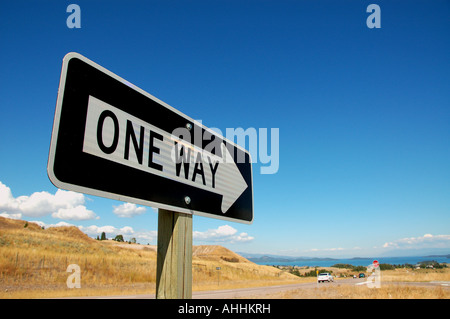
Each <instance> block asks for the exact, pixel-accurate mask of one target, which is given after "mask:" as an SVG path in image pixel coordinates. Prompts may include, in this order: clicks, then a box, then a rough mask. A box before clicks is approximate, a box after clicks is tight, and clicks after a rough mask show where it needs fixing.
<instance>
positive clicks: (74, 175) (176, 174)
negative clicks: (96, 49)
mask: <svg viewBox="0 0 450 319" xmlns="http://www.w3.org/2000/svg"><path fill="white" fill-rule="evenodd" d="M47 171H48V175H49V178H50V180H51V181H52V183H53V184H54V185H55V186H56V187H59V188H62V189H66V190H72V191H77V192H83V193H87V194H92V195H96V196H102V197H107V198H111V199H116V200H121V201H128V202H133V203H137V204H141V205H148V206H153V207H158V208H163V209H168V210H172V211H177V212H181V213H188V214H192V213H193V214H198V215H204V216H208V217H214V218H219V219H225V220H231V221H236V222H241V223H247V224H250V223H252V221H253V185H252V166H251V158H250V154H249V152H247V151H246V150H245V149H243V148H241V147H240V146H238V145H236V144H234V143H232V142H230V141H228V140H226V139H225V138H224V137H222V136H219V135H217V134H216V133H214V132H213V131H211V130H209V129H208V128H206V127H205V126H203V125H202V124H201V123H199V122H197V121H194V120H193V119H191V118H190V117H188V116H186V115H184V114H183V113H181V112H180V111H178V110H176V109H174V108H173V107H171V106H169V105H167V104H166V103H164V102H162V101H160V100H158V99H157V98H155V97H153V96H152V95H150V94H148V93H147V92H145V91H143V90H141V89H139V88H138V87H136V86H134V85H133V84H131V83H129V82H127V81H126V80H124V79H122V78H120V77H119V76H117V75H115V74H114V73H112V72H110V71H108V70H106V69H105V68H103V67H101V66H99V65H98V64H96V63H94V62H92V61H90V60H89V59H87V58H85V57H83V56H81V55H79V54H77V53H69V54H67V55H66V56H65V57H64V60H63V67H62V72H61V80H60V85H59V91H58V99H57V104H56V111H55V118H54V123H53V132H52V140H51V145H50V154H49V161H48V167H47Z"/></svg>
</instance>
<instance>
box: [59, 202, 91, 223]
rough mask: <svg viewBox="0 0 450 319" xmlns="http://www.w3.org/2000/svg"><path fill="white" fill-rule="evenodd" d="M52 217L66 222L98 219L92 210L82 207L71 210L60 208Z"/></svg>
mask: <svg viewBox="0 0 450 319" xmlns="http://www.w3.org/2000/svg"><path fill="white" fill-rule="evenodd" d="M52 217H54V218H59V219H68V220H88V219H99V217H97V216H96V215H95V213H94V212H93V211H92V210H89V209H87V208H86V207H85V206H83V205H78V206H77V207H73V208H60V209H58V211H57V212H56V213H53V214H52Z"/></svg>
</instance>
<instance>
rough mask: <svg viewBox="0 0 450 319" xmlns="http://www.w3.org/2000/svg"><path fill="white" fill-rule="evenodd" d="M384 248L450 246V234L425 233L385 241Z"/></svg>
mask: <svg viewBox="0 0 450 319" xmlns="http://www.w3.org/2000/svg"><path fill="white" fill-rule="evenodd" d="M383 248H402V249H421V248H450V235H432V234H425V235H423V236H421V237H409V238H402V239H398V240H395V241H392V242H386V243H384V245H383Z"/></svg>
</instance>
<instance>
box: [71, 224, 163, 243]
mask: <svg viewBox="0 0 450 319" xmlns="http://www.w3.org/2000/svg"><path fill="white" fill-rule="evenodd" d="M78 228H79V229H80V230H81V231H82V232H84V233H86V234H87V235H88V236H90V237H97V236H100V235H101V233H103V232H105V235H106V237H107V238H110V239H111V238H114V237H116V236H117V235H123V236H124V237H125V240H130V239H131V238H136V241H137V242H138V243H141V244H147V243H150V242H153V241H155V240H156V239H157V237H158V232H157V231H155V230H153V231H152V230H150V231H139V232H136V231H135V230H134V229H133V228H132V227H130V226H124V227H122V228H116V227H114V226H96V225H91V226H87V227H86V226H78Z"/></svg>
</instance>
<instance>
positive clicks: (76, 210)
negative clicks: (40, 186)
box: [0, 182, 96, 220]
mask: <svg viewBox="0 0 450 319" xmlns="http://www.w3.org/2000/svg"><path fill="white" fill-rule="evenodd" d="M84 202H85V197H84V195H83V194H80V193H75V192H71V191H64V190H61V189H58V190H57V191H56V193H55V194H54V195H52V194H50V193H48V192H45V191H44V192H35V193H33V194H31V195H30V196H19V197H17V198H14V196H13V195H12V192H11V189H10V188H9V187H8V186H6V185H5V184H3V183H2V182H0V213H2V214H7V215H8V216H9V217H11V218H19V219H20V218H22V215H24V216H28V217H42V216H46V215H50V214H51V215H52V216H53V217H55V218H60V219H68V220H87V219H94V218H96V215H95V213H94V212H93V211H91V210H88V209H87V208H86V207H85V206H84Z"/></svg>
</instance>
